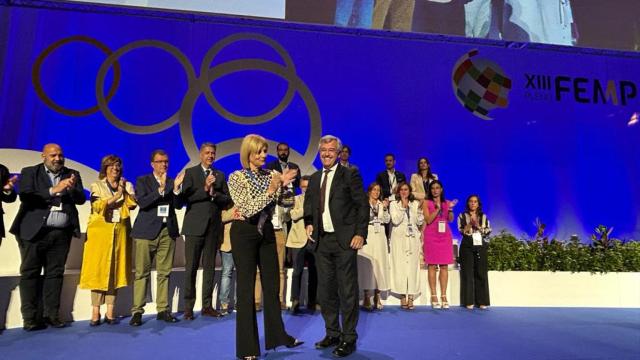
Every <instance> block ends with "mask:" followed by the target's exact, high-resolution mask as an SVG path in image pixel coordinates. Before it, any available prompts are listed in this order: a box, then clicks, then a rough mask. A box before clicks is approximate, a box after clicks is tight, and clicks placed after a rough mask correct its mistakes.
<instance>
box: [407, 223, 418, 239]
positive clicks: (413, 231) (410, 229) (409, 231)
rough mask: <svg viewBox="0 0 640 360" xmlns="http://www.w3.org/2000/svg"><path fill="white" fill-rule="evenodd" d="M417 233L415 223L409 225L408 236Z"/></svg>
mask: <svg viewBox="0 0 640 360" xmlns="http://www.w3.org/2000/svg"><path fill="white" fill-rule="evenodd" d="M415 233H416V230H415V229H414V225H413V224H409V225H407V236H409V237H414V236H415Z"/></svg>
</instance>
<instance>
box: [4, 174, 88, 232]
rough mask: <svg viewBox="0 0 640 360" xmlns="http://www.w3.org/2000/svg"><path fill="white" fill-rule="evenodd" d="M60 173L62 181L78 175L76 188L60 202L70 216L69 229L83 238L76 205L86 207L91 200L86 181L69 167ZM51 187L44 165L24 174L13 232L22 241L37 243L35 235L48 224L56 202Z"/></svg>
mask: <svg viewBox="0 0 640 360" xmlns="http://www.w3.org/2000/svg"><path fill="white" fill-rule="evenodd" d="M60 172H61V177H60V180H64V179H67V178H69V177H71V174H75V176H76V183H75V186H74V187H73V189H69V190H67V191H65V192H63V193H62V195H61V196H60V200H61V204H62V211H63V212H64V213H65V214H67V215H69V226H71V227H72V228H73V232H74V235H75V236H76V237H80V223H79V221H78V209H77V208H76V205H82V204H84V202H85V201H86V200H87V199H86V196H85V194H84V188H83V186H82V179H81V178H80V173H78V172H77V171H75V170H72V169H69V168H67V167H63V168H62V170H60ZM51 186H52V184H51V180H50V179H49V176H48V175H47V172H46V169H45V167H44V164H39V165H35V166H30V167H26V168H24V169H22V171H21V172H20V192H19V195H20V210H18V215H17V216H16V218H15V220H14V221H13V225H12V226H11V230H9V231H10V232H11V233H12V234H13V235H15V236H16V238H17V239H18V240H19V241H22V240H25V241H32V240H37V239H35V236H36V235H37V234H38V232H39V231H40V229H41V228H42V227H43V226H45V225H46V223H47V217H48V216H49V211H50V209H51V205H52V203H53V201H54V200H55V199H56V197H55V196H51V195H50V194H49V188H51Z"/></svg>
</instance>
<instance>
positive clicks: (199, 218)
mask: <svg viewBox="0 0 640 360" xmlns="http://www.w3.org/2000/svg"><path fill="white" fill-rule="evenodd" d="M215 158H216V145H215V144H213V143H209V142H207V143H203V144H202V145H200V164H198V165H196V166H194V167H191V168H188V169H187V170H185V174H184V182H183V184H182V192H181V194H180V197H181V200H182V201H183V203H184V204H185V205H186V206H187V210H186V212H185V214H184V221H183V222H182V235H184V236H185V249H184V256H185V266H184V268H185V269H184V319H185V320H193V306H194V304H195V301H196V274H197V271H198V267H199V265H200V258H201V257H202V312H201V314H202V315H204V316H213V317H220V316H222V315H221V314H220V313H219V312H218V311H217V310H215V309H214V308H213V307H212V306H211V305H212V298H213V280H214V274H215V265H216V252H217V251H218V243H219V239H220V237H221V236H220V234H221V231H222V219H221V212H222V209H224V207H225V206H226V205H227V204H228V203H229V202H230V201H231V197H230V196H229V187H228V186H227V181H226V179H225V175H224V173H223V172H222V171H220V170H218V169H214V168H212V165H213V162H214V161H215Z"/></svg>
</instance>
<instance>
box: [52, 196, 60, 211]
mask: <svg viewBox="0 0 640 360" xmlns="http://www.w3.org/2000/svg"><path fill="white" fill-rule="evenodd" d="M50 211H62V201H61V199H60V198H59V197H58V198H54V199H53V201H52V204H51V209H50Z"/></svg>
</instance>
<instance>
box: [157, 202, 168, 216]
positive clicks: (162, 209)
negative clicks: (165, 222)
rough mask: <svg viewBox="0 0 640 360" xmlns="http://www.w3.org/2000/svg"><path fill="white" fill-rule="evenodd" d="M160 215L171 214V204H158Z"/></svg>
mask: <svg viewBox="0 0 640 360" xmlns="http://www.w3.org/2000/svg"><path fill="white" fill-rule="evenodd" d="M158 216H159V217H167V216H169V205H159V206H158Z"/></svg>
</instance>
